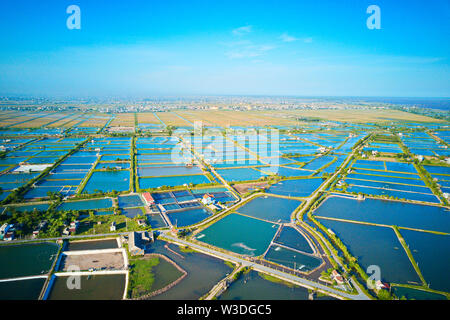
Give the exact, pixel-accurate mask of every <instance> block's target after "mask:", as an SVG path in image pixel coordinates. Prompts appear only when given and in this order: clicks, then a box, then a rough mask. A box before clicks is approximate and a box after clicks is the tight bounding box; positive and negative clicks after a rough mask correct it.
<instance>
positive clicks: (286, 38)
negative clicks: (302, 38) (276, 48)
mask: <svg viewBox="0 0 450 320" xmlns="http://www.w3.org/2000/svg"><path fill="white" fill-rule="evenodd" d="M280 40H281V41H283V42H293V41H297V40H299V39H298V38H296V37H293V36H290V35H288V34H287V33H283V34H282V35H281V36H280Z"/></svg>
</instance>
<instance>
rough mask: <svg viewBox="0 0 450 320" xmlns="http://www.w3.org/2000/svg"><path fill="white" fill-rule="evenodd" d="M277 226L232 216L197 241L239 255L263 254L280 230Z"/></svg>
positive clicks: (197, 236)
mask: <svg viewBox="0 0 450 320" xmlns="http://www.w3.org/2000/svg"><path fill="white" fill-rule="evenodd" d="M278 227H279V226H278V225H277V224H272V223H268V222H265V221H261V220H258V219H253V218H249V217H245V216H242V215H240V214H235V213H233V214H230V215H228V216H226V217H225V218H223V219H221V220H219V221H217V222H216V223H214V224H213V225H211V226H209V227H208V228H206V229H205V230H203V231H201V232H200V233H198V234H197V235H196V239H197V240H199V241H202V242H205V243H208V244H210V245H213V246H216V247H219V248H223V249H226V250H229V251H233V252H235V253H238V254H244V255H249V256H259V255H261V254H263V253H264V252H265V251H266V249H267V247H268V246H269V244H270V241H271V240H272V238H273V237H274V235H275V233H276V232H277V230H278Z"/></svg>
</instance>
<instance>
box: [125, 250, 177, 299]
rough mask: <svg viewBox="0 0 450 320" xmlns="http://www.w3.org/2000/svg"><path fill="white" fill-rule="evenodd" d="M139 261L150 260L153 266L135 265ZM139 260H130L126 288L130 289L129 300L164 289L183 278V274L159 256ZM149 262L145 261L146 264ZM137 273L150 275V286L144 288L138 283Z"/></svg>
mask: <svg viewBox="0 0 450 320" xmlns="http://www.w3.org/2000/svg"><path fill="white" fill-rule="evenodd" d="M141 259H152V260H153V261H154V262H153V263H155V265H153V263H152V265H151V266H148V267H144V266H143V265H142V264H139V263H136V262H137V261H139V260H141ZM139 260H137V259H131V260H130V264H131V270H130V279H129V283H128V286H129V287H130V288H131V294H130V296H131V298H137V297H139V296H143V295H148V294H150V293H153V292H155V291H157V290H160V289H162V288H164V287H166V286H167V285H169V284H171V283H173V282H174V281H176V280H177V279H179V278H180V277H181V276H183V273H182V272H181V271H180V270H178V269H177V268H176V267H175V266H174V265H173V264H172V263H170V262H169V261H167V260H166V259H163V258H161V257H159V256H146V257H144V258H140V259H139ZM152 260H150V261H152ZM135 261H136V262H135ZM141 261H142V260H141ZM150 261H147V263H148V262H150ZM135 270H136V273H135ZM139 273H145V274H146V275H148V274H150V275H151V277H152V278H153V282H152V283H151V285H150V286H144V285H143V284H142V283H139V280H138V279H137V277H136V276H137V275H138V274H139Z"/></svg>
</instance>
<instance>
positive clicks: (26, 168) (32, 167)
mask: <svg viewBox="0 0 450 320" xmlns="http://www.w3.org/2000/svg"><path fill="white" fill-rule="evenodd" d="M52 165H53V164H25V163H24V164H20V165H19V167H18V168H16V169H14V170H13V171H12V172H13V173H29V172H41V171H44V170H45V169H47V168H49V167H51V166H52Z"/></svg>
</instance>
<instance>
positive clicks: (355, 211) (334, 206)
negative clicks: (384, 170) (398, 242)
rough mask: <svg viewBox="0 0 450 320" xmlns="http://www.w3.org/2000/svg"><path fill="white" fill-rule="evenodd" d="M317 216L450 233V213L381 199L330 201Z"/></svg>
mask: <svg viewBox="0 0 450 320" xmlns="http://www.w3.org/2000/svg"><path fill="white" fill-rule="evenodd" d="M314 215H316V216H322V217H327V218H338V219H346V220H355V221H363V222H369V223H378V224H385V225H396V226H399V227H409V228H416V229H425V230H433V231H441V232H450V212H449V210H448V209H445V208H442V207H436V206H427V205H421V204H412V203H402V202H398V201H387V200H378V199H365V200H364V201H358V200H356V199H348V198H342V197H328V198H327V199H326V200H325V201H324V202H323V203H322V204H321V205H320V206H319V207H318V208H317V209H316V210H315V211H314Z"/></svg>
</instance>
